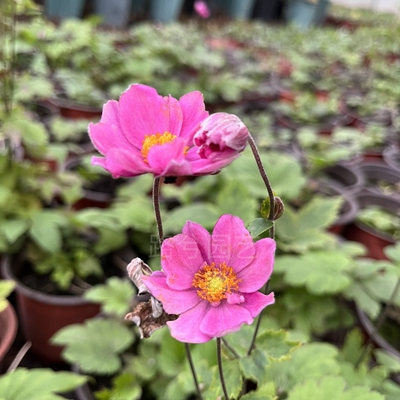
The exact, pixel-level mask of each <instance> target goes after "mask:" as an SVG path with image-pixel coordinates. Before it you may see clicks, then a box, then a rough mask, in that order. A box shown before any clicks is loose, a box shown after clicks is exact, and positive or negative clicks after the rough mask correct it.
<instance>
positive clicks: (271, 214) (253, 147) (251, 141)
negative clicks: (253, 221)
mask: <svg viewBox="0 0 400 400" xmlns="http://www.w3.org/2000/svg"><path fill="white" fill-rule="evenodd" d="M248 142H249V145H250V148H251V151H252V152H253V156H254V159H255V160H256V163H257V168H258V170H259V171H260V175H261V178H262V180H263V181H264V184H265V187H266V188H267V191H268V197H269V201H270V209H269V215H268V219H269V220H270V221H273V220H274V213H275V197H274V192H273V190H272V186H271V183H270V181H269V179H268V176H267V173H266V172H265V168H264V165H263V163H262V161H261V157H260V153H259V151H258V148H257V144H256V142H255V140H254V139H253V137H252V136H251V135H250V134H249V137H248ZM271 229H273V227H272V228H271ZM270 235H271V234H270ZM271 237H272V236H271Z"/></svg>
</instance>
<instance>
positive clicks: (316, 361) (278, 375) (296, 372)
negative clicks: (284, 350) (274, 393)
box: [267, 343, 340, 400]
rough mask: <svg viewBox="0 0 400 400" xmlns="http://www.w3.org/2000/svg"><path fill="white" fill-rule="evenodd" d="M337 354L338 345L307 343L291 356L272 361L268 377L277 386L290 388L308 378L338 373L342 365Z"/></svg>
mask: <svg viewBox="0 0 400 400" xmlns="http://www.w3.org/2000/svg"><path fill="white" fill-rule="evenodd" d="M337 354H338V351H337V349H336V347H334V346H332V345H330V344H328V343H309V344H305V345H303V346H301V347H299V348H297V349H295V350H294V351H293V352H292V353H291V357H290V358H288V359H285V360H282V361H279V362H271V364H270V366H269V367H268V370H267V377H268V378H267V379H268V380H271V379H273V380H274V382H275V383H276V385H277V386H280V387H281V388H282V389H285V390H290V389H291V388H292V387H293V386H294V385H295V384H297V383H299V382H300V383H301V382H303V381H305V380H307V379H311V378H319V377H322V376H325V375H330V374H332V375H338V374H339V372H340V366H339V364H338V362H337V360H336V357H337ZM296 400H297V399H296ZM318 400H319V399H318Z"/></svg>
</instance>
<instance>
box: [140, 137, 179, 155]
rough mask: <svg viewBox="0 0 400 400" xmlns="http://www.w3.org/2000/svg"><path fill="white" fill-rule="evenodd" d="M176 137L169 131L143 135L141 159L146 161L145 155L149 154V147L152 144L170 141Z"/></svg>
mask: <svg viewBox="0 0 400 400" xmlns="http://www.w3.org/2000/svg"><path fill="white" fill-rule="evenodd" d="M175 138H176V135H173V134H172V133H170V132H164V133H156V134H155V135H144V140H143V145H142V150H141V151H140V152H141V153H142V156H143V159H144V161H145V162H148V161H147V155H148V154H149V151H150V149H151V148H152V147H153V146H156V145H160V144H165V143H170V142H172V141H173V140H174V139H175Z"/></svg>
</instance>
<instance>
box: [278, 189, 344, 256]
mask: <svg viewBox="0 0 400 400" xmlns="http://www.w3.org/2000/svg"><path fill="white" fill-rule="evenodd" d="M341 203H342V199H341V198H331V199H328V198H323V197H314V198H313V199H312V200H311V201H310V202H309V203H307V204H306V205H304V206H303V207H301V208H300V209H299V210H298V211H296V210H294V209H293V208H291V207H290V206H289V205H288V206H286V207H285V212H284V214H283V215H282V217H281V218H280V219H279V220H278V221H277V223H276V235H277V239H278V240H279V241H282V242H283V244H284V245H285V247H286V249H288V250H293V251H297V252H305V251H306V250H307V249H310V248H316V247H322V246H323V245H324V244H325V243H326V241H327V240H328V238H327V234H326V233H325V228H326V227H328V226H330V225H331V224H332V223H333V222H334V221H335V219H336V215H337V213H338V211H339V208H340V205H341Z"/></svg>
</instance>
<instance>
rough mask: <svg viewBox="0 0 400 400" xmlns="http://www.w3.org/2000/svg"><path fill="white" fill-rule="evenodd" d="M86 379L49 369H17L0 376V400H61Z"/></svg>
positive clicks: (70, 373)
mask: <svg viewBox="0 0 400 400" xmlns="http://www.w3.org/2000/svg"><path fill="white" fill-rule="evenodd" d="M85 381H86V377H84V376H79V375H75V374H73V373H72V372H55V371H52V370H50V369H44V368H43V369H29V370H28V369H25V368H17V369H16V370H15V371H13V372H9V373H7V374H6V375H3V376H0V398H1V399H6V400H62V399H63V398H64V397H61V396H57V395H56V393H63V392H67V391H70V390H73V389H75V388H77V387H78V386H81V385H82V384H83V383H84V382H85Z"/></svg>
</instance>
